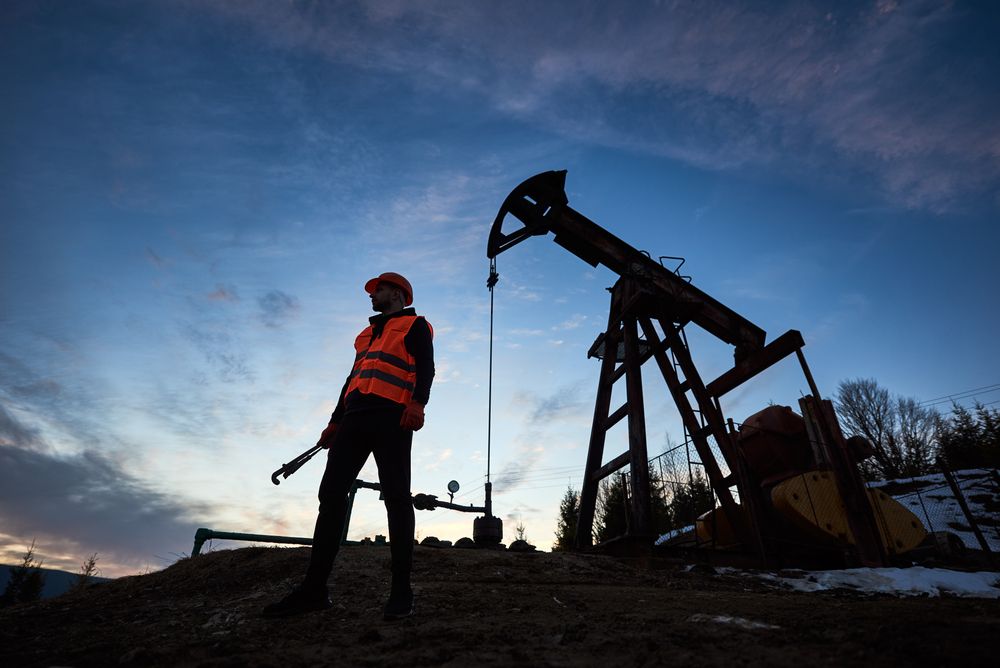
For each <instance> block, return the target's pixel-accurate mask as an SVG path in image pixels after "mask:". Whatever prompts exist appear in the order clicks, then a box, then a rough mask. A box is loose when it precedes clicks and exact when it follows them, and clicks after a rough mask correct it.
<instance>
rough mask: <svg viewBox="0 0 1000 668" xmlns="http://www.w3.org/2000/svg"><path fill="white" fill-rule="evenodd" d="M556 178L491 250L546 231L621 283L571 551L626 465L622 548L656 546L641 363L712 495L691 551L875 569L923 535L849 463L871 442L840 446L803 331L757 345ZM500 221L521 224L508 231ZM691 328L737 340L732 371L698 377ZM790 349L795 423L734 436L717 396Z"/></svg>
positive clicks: (508, 204)
mask: <svg viewBox="0 0 1000 668" xmlns="http://www.w3.org/2000/svg"><path fill="white" fill-rule="evenodd" d="M565 183H566V172H565V171H550V172H544V173H541V174H538V175H536V176H533V177H531V178H530V179H528V180H526V181H524V182H523V183H521V184H520V185H519V186H517V187H516V188H515V189H514V190H513V191H512V192H511V193H510V195H508V196H507V198H506V199H505V200H504V202H503V205H502V206H501V207H500V211H499V213H498V214H497V217H496V219H495V220H494V222H493V227H492V228H491V230H490V235H489V240H488V243H487V251H486V254H487V256H488V257H489V258H490V259H491V260H494V261H495V258H496V256H497V255H499V254H500V253H502V252H504V251H506V250H508V249H509V248H511V247H512V246H514V245H516V244H518V243H520V242H521V241H524V240H525V239H527V238H528V237H531V236H544V235H546V234H548V233H549V232H552V233H553V234H554V235H555V238H554V241H555V242H556V243H557V244H559V245H560V246H562V247H563V248H565V249H566V250H568V251H569V252H570V253H572V254H574V255H576V256H577V257H579V258H580V259H582V260H584V261H585V262H587V263H588V264H590V265H591V266H594V267H596V266H597V265H598V264H603V265H604V266H605V267H607V268H608V269H610V270H611V271H612V272H614V273H615V274H616V275H617V276H618V279H617V281H616V282H615V284H614V287H613V288H611V289H610V292H611V308H610V312H609V316H608V325H607V330H606V331H605V332H603V333H601V334H600V335H599V336H598V337H597V340H596V341H595V342H594V344H593V346H591V348H590V351H589V352H588V357H597V358H599V359H600V360H601V370H600V376H599V380H598V388H597V395H596V401H595V406H594V417H593V423H592V426H591V433H590V444H589V449H588V454H587V462H586V468H585V470H584V477H583V484H582V489H581V492H580V514H579V520H578V524H577V530H576V548H577V549H586V548H590V547H592V543H593V539H592V529H593V522H594V511H595V505H596V501H597V492H598V485H599V483H600V481H601V480H602V479H604V478H606V477H608V476H609V475H611V474H613V473H615V472H616V471H618V470H620V469H623V468H625V467H626V466H627V467H628V470H629V480H630V489H629V490H628V492H629V493H628V497H629V500H630V507H629V509H628V512H629V530H628V531H629V533H628V535H627V538H631V539H632V540H631V541H625V542H631V543H632V544H635V545H647V546H650V545H651V544H652V535H651V534H652V528H653V527H652V526H651V501H650V499H651V490H650V479H649V468H648V463H647V461H648V454H647V447H646V420H645V413H644V406H643V386H642V376H641V367H642V365H643V364H644V363H645V362H648V361H649V360H650V359H652V360H654V362H655V363H656V367H657V369H658V370H659V372H660V374H661V375H662V376H663V380H664V381H665V383H666V386H667V391H668V392H669V394H670V396H671V398H672V399H673V401H674V403H675V405H676V407H677V410H678V412H679V414H680V418H681V420H682V423H683V425H684V431H685V436H686V438H687V439H689V440H690V442H691V443H692V445H693V446H694V448H695V450H696V451H697V454H698V458H699V459H700V461H701V462H702V464H703V465H704V468H705V472H706V474H707V477H708V480H709V483H710V484H711V487H712V490H713V492H714V495H715V497H716V499H717V500H718V507H717V508H716V509H715V510H714V511H711V512H710V513H706V514H705V515H703V516H702V517H701V518H699V522H698V523H697V531H696V534H697V536H698V537H699V538H700V539H701V541H699V546H701V545H706V544H707V545H711V546H712V547H714V548H726V551H727V553H729V554H732V555H741V556H742V558H743V559H744V560H745V559H746V558H747V557H749V558H750V559H751V560H752V561H755V562H758V563H760V564H762V565H768V566H775V565H792V564H794V563H796V562H801V561H802V560H805V559H813V560H815V559H816V558H817V555H820V558H824V557H827V558H828V557H829V556H830V555H834V557H833V558H834V559H835V560H837V561H839V562H840V564H839V565H843V566H852V565H865V566H882V565H886V564H887V563H888V560H889V558H890V557H891V556H892V555H894V554H898V553H901V552H905V551H906V550H909V549H912V548H913V547H915V546H916V545H917V544H919V543H920V541H921V540H922V539H923V538H924V535H925V531H924V529H923V526H922V525H921V523H920V521H919V520H918V519H917V518H916V517H915V516H914V515H912V513H910V512H909V511H908V510H906V509H905V508H903V507H902V506H901V505H899V504H898V503H896V502H895V501H894V500H892V499H891V498H890V497H888V496H886V495H884V494H881V493H880V492H869V490H867V489H866V487H865V485H864V482H863V480H862V478H861V475H860V473H859V471H858V466H857V463H858V461H859V459H860V458H863V456H864V454H865V453H864V450H865V449H866V448H865V447H864V446H866V445H867V443H866V442H863V443H859V442H856V441H855V439H851V441H850V442H849V441H848V440H847V439H845V438H844V436H843V434H842V433H841V430H840V426H839V424H838V422H837V418H836V414H835V413H834V410H833V406H832V404H831V402H830V401H829V400H826V399H822V398H821V397H820V393H819V390H818V389H817V387H816V383H815V382H814V380H813V377H812V374H811V372H810V370H809V367H808V365H807V364H806V360H805V357H804V355H803V354H802V348H803V346H804V345H805V343H804V340H803V338H802V335H801V334H800V333H799V332H798V331H795V330H790V331H788V332H786V333H785V334H782V335H781V336H779V337H778V338H776V339H774V340H773V341H771V342H770V343H767V344H765V338H766V333H765V332H764V330H762V329H761V328H759V327H757V326H756V325H755V324H753V323H752V322H750V321H749V320H747V319H745V318H743V317H742V316H740V315H738V314H737V313H735V312H734V311H732V310H731V309H729V308H727V307H726V306H724V305H723V304H721V303H719V302H718V301H716V300H715V299H713V298H712V297H711V296H709V295H707V294H705V293H704V292H702V291H701V290H699V289H698V288H696V287H695V286H694V285H692V284H691V283H690V282H689V281H688V280H686V279H685V278H682V277H681V276H679V275H678V274H677V273H675V272H674V271H671V270H669V269H667V268H666V267H664V266H663V264H661V262H662V260H663V259H664V258H663V257H661V258H660V260H661V262H657V261H656V260H654V259H652V257H650V255H648V254H647V253H644V252H642V251H639V250H637V249H635V248H633V247H632V246H630V245H629V244H627V243H625V242H624V241H622V240H621V239H619V238H617V237H616V236H614V235H613V234H611V233H610V232H608V231H607V230H605V229H604V228H602V227H600V226H599V225H597V224H596V223H594V222H593V221H591V220H589V219H587V218H586V217H585V216H583V215H582V214H580V213H579V212H577V211H575V210H574V209H572V208H571V207H570V206H569V199H568V198H567V196H566V191H565ZM508 216H511V217H513V218H514V219H516V220H517V221H519V222H520V223H521V224H522V226H521V227H519V228H517V229H514V230H513V231H510V232H504V231H503V226H504V223H505V220H506V219H507V218H508ZM691 325H693V326H697V327H700V328H701V329H703V330H705V331H707V332H708V333H709V334H711V335H713V336H715V337H716V338H718V339H720V340H722V341H724V342H725V343H727V344H729V345H732V346H734V359H735V364H734V366H733V367H732V368H731V369H729V370H728V371H726V372H725V373H723V374H722V375H720V376H719V377H717V378H715V379H714V380H711V381H710V382H707V383H706V382H704V381H703V379H702V378H701V376H700V374H699V373H698V369H697V367H696V365H695V362H694V359H693V358H692V356H691V351H690V350H689V349H688V346H687V336H686V334H685V330H684V328H685V327H687V326H691ZM793 354H794V355H795V356H796V357H797V358H798V361H799V363H800V365H801V367H802V372H803V374H804V376H805V380H806V382H807V383H808V387H809V390H810V392H811V394H808V395H806V396H803V397H802V398H801V399H800V400H799V407H800V410H801V416H799V415H798V414H796V413H795V412H793V411H792V410H791V409H790V408H788V407H784V406H771V407H768V408H765V409H764V410H762V411H760V412H758V413H757V414H755V415H753V416H751V417H749V418H747V419H746V420H744V422H743V424H742V426H741V427H739V428H738V429H737V428H736V426H735V424H734V423H733V422H732V420H727V418H726V417H725V416H724V415H723V412H722V406H721V403H720V401H719V400H720V398H722V397H723V396H724V395H725V394H727V393H728V392H731V391H732V390H734V389H736V388H737V387H740V386H741V385H743V384H744V383H746V382H747V381H749V380H750V379H752V378H754V377H755V376H757V375H758V374H760V373H761V372H763V371H765V370H766V369H768V368H769V367H771V366H773V365H774V364H776V363H777V362H779V361H780V360H782V359H784V358H786V357H788V356H790V355H793ZM622 378H624V380H625V390H626V401H625V403H624V404H623V405H622V406H620V407H618V408H617V409H616V410H611V398H612V388H613V385H614V383H615V382H617V381H618V380H621V379H622ZM622 419H627V425H628V443H629V448H628V451H626V452H624V453H622V454H620V455H618V456H616V457H613V458H612V459H611V460H610V461H608V462H606V463H605V461H604V446H605V440H606V435H607V432H608V430H609V429H611V428H612V427H613V426H614V425H616V424H617V423H618V422H620V421H621V420H622ZM713 441H714V444H715V446H716V448H717V451H718V452H719V453H721V458H720V460H721V461H720V460H717V458H716V455H715V454H714V452H715V451H714V450H713V447H712V442H713ZM725 469H728V471H726V470H725ZM733 488H735V491H736V494H735V495H734V493H733ZM737 499H738V501H737ZM806 499H808V502H807V501H806Z"/></svg>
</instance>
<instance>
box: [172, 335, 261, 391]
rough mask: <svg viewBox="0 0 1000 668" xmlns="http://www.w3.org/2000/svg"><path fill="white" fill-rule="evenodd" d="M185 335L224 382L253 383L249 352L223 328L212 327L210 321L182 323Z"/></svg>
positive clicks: (253, 377) (253, 376)
mask: <svg viewBox="0 0 1000 668" xmlns="http://www.w3.org/2000/svg"><path fill="white" fill-rule="evenodd" d="M181 328H182V332H183V333H184V336H185V337H186V338H187V339H188V340H189V341H190V342H191V343H193V344H194V346H195V347H196V348H197V349H198V350H199V352H201V354H202V355H203V356H204V358H205V361H206V362H207V363H208V365H209V366H210V367H211V368H212V370H213V371H214V372H215V374H216V375H217V376H218V378H219V379H220V380H222V381H223V382H232V381H235V380H240V381H246V382H250V383H252V382H253V381H254V379H255V374H254V372H253V369H252V368H251V367H250V362H249V358H248V356H247V354H246V353H245V352H243V350H242V349H241V348H240V346H239V345H238V344H237V343H236V342H235V341H234V339H233V337H232V336H231V335H230V334H229V333H228V332H227V331H224V330H222V329H218V328H212V327H210V325H209V324H208V323H202V324H201V325H195V324H193V323H190V322H189V323H185V324H182V325H181Z"/></svg>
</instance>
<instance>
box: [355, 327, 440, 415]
mask: <svg viewBox="0 0 1000 668" xmlns="http://www.w3.org/2000/svg"><path fill="white" fill-rule="evenodd" d="M419 317H421V316H416V315H401V316H397V317H395V318H389V319H388V320H387V321H386V322H385V326H384V328H383V329H382V336H380V337H378V338H377V339H375V340H374V341H373V340H372V326H371V325H368V327H366V328H365V329H364V330H363V331H362V332H361V333H360V334H358V337H357V338H356V339H355V340H354V351H355V353H356V354H355V357H354V368H353V369H352V370H351V376H350V378H351V380H350V383H348V385H347V391H346V392H345V393H344V395H345V396H346V395H348V394H350V393H351V392H353V391H354V390H358V391H360V392H362V393H364V394H374V395H377V396H380V397H385V398H386V399H390V400H392V401H395V402H396V403H400V404H404V405H405V404H407V403H409V402H410V400H411V399H413V388H414V385H415V384H416V382H417V365H416V359H414V357H413V355H411V354H410V352H409V351H408V350H407V349H406V344H405V343H404V339H405V338H406V333H407V332H409V331H410V327H412V326H413V323H414V322H415V321H416V319H417V318H419ZM427 327H428V329H430V331H431V336H432V337H433V336H434V330H433V329H432V328H431V324H430V323H427Z"/></svg>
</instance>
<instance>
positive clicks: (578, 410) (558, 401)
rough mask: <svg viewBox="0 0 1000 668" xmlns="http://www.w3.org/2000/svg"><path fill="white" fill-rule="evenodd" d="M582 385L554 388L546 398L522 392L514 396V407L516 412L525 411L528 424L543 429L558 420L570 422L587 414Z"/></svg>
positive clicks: (578, 383)
mask: <svg viewBox="0 0 1000 668" xmlns="http://www.w3.org/2000/svg"><path fill="white" fill-rule="evenodd" d="M582 394H583V385H582V383H580V382H577V383H572V384H568V385H563V386H561V387H558V388H556V389H555V390H554V391H553V392H552V393H551V394H549V395H548V396H540V395H538V394H537V393H535V392H528V391H522V392H518V393H516V394H515V395H514V399H513V402H514V406H515V407H516V408H517V409H518V410H522V409H527V413H528V418H527V421H528V424H529V425H533V426H535V427H544V426H546V425H549V424H552V423H553V422H556V421H560V420H572V419H575V418H578V417H580V416H586V415H587V414H588V410H589V407H588V406H587V404H586V402H584V401H583V399H582V396H581V395H582Z"/></svg>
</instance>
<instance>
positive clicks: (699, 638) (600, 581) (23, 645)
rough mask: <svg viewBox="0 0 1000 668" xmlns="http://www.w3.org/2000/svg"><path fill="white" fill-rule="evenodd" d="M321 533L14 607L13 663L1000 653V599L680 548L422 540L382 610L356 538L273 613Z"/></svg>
mask: <svg viewBox="0 0 1000 668" xmlns="http://www.w3.org/2000/svg"><path fill="white" fill-rule="evenodd" d="M307 560H308V548H296V549H280V548H262V547H250V548H244V549H237V550H222V551H217V552H212V553H209V554H205V555H202V556H199V557H195V558H193V559H184V560H182V561H179V562H177V563H176V564H174V565H172V566H171V567H169V568H167V569H165V570H163V571H160V572H156V573H150V574H148V575H141V576H134V577H127V578H120V579H118V580H115V581H112V582H109V583H105V584H100V585H95V586H92V587H90V588H89V589H87V590H84V591H79V592H73V593H70V594H66V595H64V596H61V597H59V598H55V599H51V600H47V601H41V602H38V603H34V604H30V605H25V606H19V607H14V608H8V609H6V610H0V642H2V645H0V664H2V665H4V666H56V665H58V666H108V665H115V664H118V665H135V666H316V665H347V666H367V665H371V666H394V665H406V666H421V665H446V666H478V665H486V666H538V665H542V666H609V665H615V666H646V665H668V664H673V665H682V666H723V665H725V666H733V665H772V666H794V667H795V668H802V666H803V665H808V666H817V665H833V666H865V667H866V668H871V667H872V666H899V665H921V666H922V665H935V666H943V665H962V666H966V665H967V666H976V665H987V664H989V665H992V664H993V660H994V659H995V656H994V655H995V653H996V640H995V638H996V634H997V633H998V632H1000V601H997V600H984V599H960V598H947V597H945V598H895V597H889V596H871V595H863V594H859V593H857V592H847V591H837V592H821V593H811V594H805V593H795V592H790V591H786V590H781V589H775V588H773V587H772V586H771V585H767V584H765V583H763V582H761V581H759V580H756V579H753V578H749V577H747V576H743V575H735V574H719V573H716V572H714V571H712V569H710V568H707V567H696V568H693V569H692V568H687V567H684V566H683V565H682V564H678V563H674V562H666V561H658V560H654V561H645V562H640V561H629V560H622V559H616V558H612V557H606V556H596V555H574V554H560V553H538V552H536V553H526V554H525V553H513V552H508V551H480V550H461V549H456V548H451V549H438V548H430V547H418V548H417V551H416V565H415V569H416V570H415V574H414V582H415V587H414V588H415V591H416V595H417V599H416V602H417V603H416V604H417V614H416V615H415V616H414V617H412V618H410V619H407V620H404V621H402V622H395V623H387V622H383V621H382V619H381V607H382V604H383V602H384V596H385V594H386V591H387V587H388V579H389V570H388V564H389V553H388V549H387V548H385V547H376V546H352V547H346V548H345V549H344V550H343V552H342V555H341V558H340V559H339V561H338V568H337V570H336V572H335V574H334V576H333V578H332V585H333V594H334V600H335V603H336V605H335V607H334V608H333V609H332V610H329V611H325V612H318V613H312V614H308V615H305V616H302V617H298V618H292V619H286V620H277V621H275V620H267V619H263V618H262V617H261V616H260V614H259V612H260V609H261V607H262V606H263V605H265V604H266V603H269V602H271V601H273V600H275V599H277V598H280V597H281V596H282V595H283V594H284V593H285V592H286V591H287V589H288V588H289V587H290V586H291V585H293V584H294V583H295V582H296V581H297V579H298V576H299V574H301V573H302V572H303V571H304V569H305V565H306V562H307Z"/></svg>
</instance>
